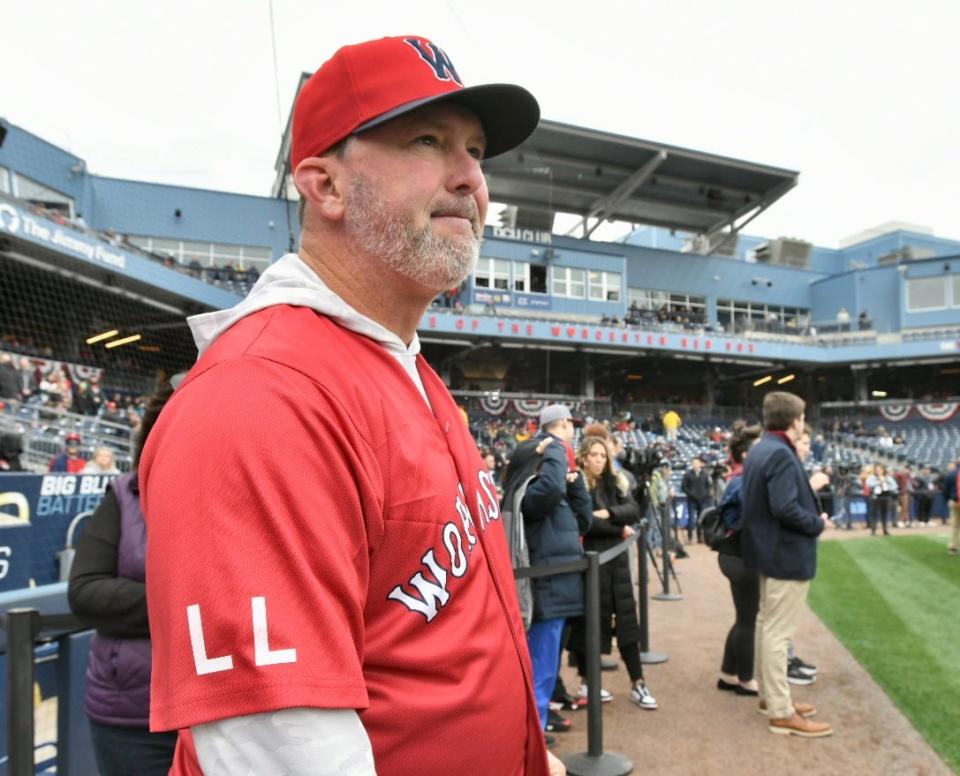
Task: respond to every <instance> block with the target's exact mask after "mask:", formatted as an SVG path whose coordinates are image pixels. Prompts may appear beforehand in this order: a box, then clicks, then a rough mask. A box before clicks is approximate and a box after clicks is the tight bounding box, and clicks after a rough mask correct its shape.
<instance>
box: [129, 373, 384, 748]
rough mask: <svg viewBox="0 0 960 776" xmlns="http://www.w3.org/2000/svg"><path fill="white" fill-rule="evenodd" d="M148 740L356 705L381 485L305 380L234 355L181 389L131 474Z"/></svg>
mask: <svg viewBox="0 0 960 776" xmlns="http://www.w3.org/2000/svg"><path fill="white" fill-rule="evenodd" d="M140 477H141V485H142V490H141V497H142V499H143V507H144V513H145V516H146V521H147V603H148V608H149V615H150V630H151V634H152V637H153V678H152V690H151V695H152V699H151V728H152V729H154V730H168V729H174V728H185V727H189V726H191V725H197V724H202V723H206V722H210V721H212V720H216V719H223V718H226V717H233V716H240V715H246V714H254V713H259V712H265V711H271V710H275V709H281V708H290V707H317V708H354V709H362V708H365V707H366V706H367V704H368V701H367V693H366V689H365V685H364V681H363V676H362V673H361V666H362V662H363V643H364V630H363V610H364V605H365V594H366V590H367V583H368V577H369V557H370V553H371V552H372V551H373V549H374V548H375V546H376V544H377V542H378V541H379V538H380V536H381V535H382V532H383V523H382V508H383V503H382V493H383V488H382V482H381V479H380V475H379V469H378V467H377V464H376V460H375V458H374V456H373V454H372V452H371V451H370V449H369V447H368V446H367V443H366V441H365V440H364V437H363V435H362V434H361V433H360V431H358V429H357V428H356V426H355V425H354V422H353V420H352V419H351V418H350V417H348V416H347V413H346V412H344V410H343V408H342V407H341V406H340V405H339V404H338V402H337V401H336V400H335V399H334V398H331V397H330V396H329V395H328V394H327V393H326V392H325V391H324V390H323V388H322V387H321V386H319V385H317V384H316V383H315V382H313V381H312V380H310V379H308V378H307V377H305V376H304V375H302V374H301V373H299V372H297V371H295V370H293V369H291V368H289V367H286V366H283V365H280V364H276V363H273V362H271V361H268V360H266V359H259V358H252V357H240V358H234V359H230V360H227V361H224V362H221V363H219V364H216V365H214V366H212V367H210V368H209V369H207V370H206V371H205V372H203V373H202V374H199V375H197V376H196V377H194V378H193V379H190V380H188V382H187V383H185V384H184V385H183V386H182V387H181V388H180V389H179V390H178V391H177V392H176V393H175V394H174V396H173V398H172V399H171V401H170V403H169V404H168V405H167V407H166V408H165V409H164V411H163V413H162V415H161V417H160V420H159V421H158V423H157V425H156V426H155V428H154V430H153V431H152V432H151V435H150V439H149V442H148V444H147V446H146V449H145V450H144V454H143V461H142V466H141V474H140Z"/></svg>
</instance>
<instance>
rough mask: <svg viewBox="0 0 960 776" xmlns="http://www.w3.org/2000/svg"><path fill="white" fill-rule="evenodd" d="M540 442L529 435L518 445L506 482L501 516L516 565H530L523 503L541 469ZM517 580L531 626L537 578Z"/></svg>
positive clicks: (525, 619)
mask: <svg viewBox="0 0 960 776" xmlns="http://www.w3.org/2000/svg"><path fill="white" fill-rule="evenodd" d="M539 443H540V440H539V439H528V440H526V441H524V442H522V443H521V444H520V445H518V446H517V448H516V449H515V450H514V454H513V456H511V459H510V465H509V466H508V467H507V472H506V477H505V478H504V483H503V498H502V499H501V502H500V516H501V518H502V519H503V528H504V530H505V531H506V534H507V546H508V548H509V549H510V562H511V563H512V564H513V567H514V569H521V568H527V567H529V566H530V549H529V548H528V547H527V532H526V528H525V526H524V524H523V513H522V512H521V511H520V505H521V504H522V503H523V497H524V495H525V494H526V492H527V486H528V485H529V484H530V483H531V482H532V481H533V480H534V479H535V478H536V477H537V474H538V472H539V470H540V462H541V461H542V460H543V457H542V456H540V455H537V454H536V452H535V450H536V447H537V445H538V444H539ZM515 581H516V585H517V599H518V600H519V602H520V616H521V617H522V618H523V624H524V627H525V628H527V629H529V628H530V623H531V622H532V621H533V582H532V580H531V579H530V578H529V577H525V578H522V579H517V580H515Z"/></svg>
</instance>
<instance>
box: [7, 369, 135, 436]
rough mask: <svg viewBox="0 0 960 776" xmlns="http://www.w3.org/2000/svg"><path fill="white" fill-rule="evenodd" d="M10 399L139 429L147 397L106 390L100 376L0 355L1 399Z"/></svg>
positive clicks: (56, 411)
mask: <svg viewBox="0 0 960 776" xmlns="http://www.w3.org/2000/svg"><path fill="white" fill-rule="evenodd" d="M3 399H9V400H13V401H17V402H22V403H23V404H26V405H28V406H36V407H38V408H41V409H44V410H47V411H49V412H51V413H62V412H70V413H74V414H77V415H84V416H86V417H97V418H99V419H101V420H103V421H105V422H108V423H114V424H117V425H120V426H127V427H129V428H130V429H131V430H136V429H137V428H138V427H139V425H140V419H141V417H142V416H143V405H144V397H142V396H136V395H133V394H130V393H126V392H121V391H113V390H107V389H105V388H104V387H103V386H102V385H101V380H100V378H99V377H98V376H95V375H94V376H91V377H88V378H80V377H77V376H75V375H74V374H73V372H72V371H71V368H70V366H69V365H68V364H65V363H61V364H59V365H57V366H53V367H49V368H46V369H44V368H42V367H40V366H38V365H37V363H36V362H34V361H33V360H32V359H31V358H30V357H28V356H19V357H18V356H15V355H12V354H10V353H0V400H3Z"/></svg>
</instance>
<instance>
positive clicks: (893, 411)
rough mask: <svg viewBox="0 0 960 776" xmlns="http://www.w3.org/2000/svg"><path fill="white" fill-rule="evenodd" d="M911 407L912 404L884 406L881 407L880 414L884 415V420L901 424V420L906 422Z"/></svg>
mask: <svg viewBox="0 0 960 776" xmlns="http://www.w3.org/2000/svg"><path fill="white" fill-rule="evenodd" d="M911 407H912V405H910V404H884V405H882V406H881V407H880V414H881V415H883V417H884V420H889V421H890V422H891V423H899V422H900V421H901V420H906V418H907V415H909V414H910V409H911Z"/></svg>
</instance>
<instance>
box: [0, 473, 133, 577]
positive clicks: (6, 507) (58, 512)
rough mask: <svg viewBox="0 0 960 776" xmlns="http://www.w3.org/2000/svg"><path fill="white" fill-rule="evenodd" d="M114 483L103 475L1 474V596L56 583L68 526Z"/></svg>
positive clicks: (89, 510) (86, 513) (80, 524)
mask: <svg viewBox="0 0 960 776" xmlns="http://www.w3.org/2000/svg"><path fill="white" fill-rule="evenodd" d="M113 479H114V476H113V475H101V474H0V592H3V591H6V590H19V589H21V588H24V587H30V586H32V585H34V584H36V585H48V584H51V583H53V582H57V581H59V579H60V568H59V562H58V553H59V552H61V551H62V550H63V549H64V548H65V547H66V543H67V532H68V530H69V528H70V524H71V523H72V522H73V521H74V519H75V518H77V517H78V516H80V515H89V514H90V513H92V512H93V510H95V509H96V508H97V507H98V506H99V505H100V501H101V499H103V494H104V492H105V491H106V489H107V485H108V484H109V483H110V481H111V480H113ZM82 520H83V518H82V517H81V518H80V521H78V523H77V526H76V528H75V531H74V544H75V543H76V539H77V537H78V536H79V532H80V529H81V528H82Z"/></svg>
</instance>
